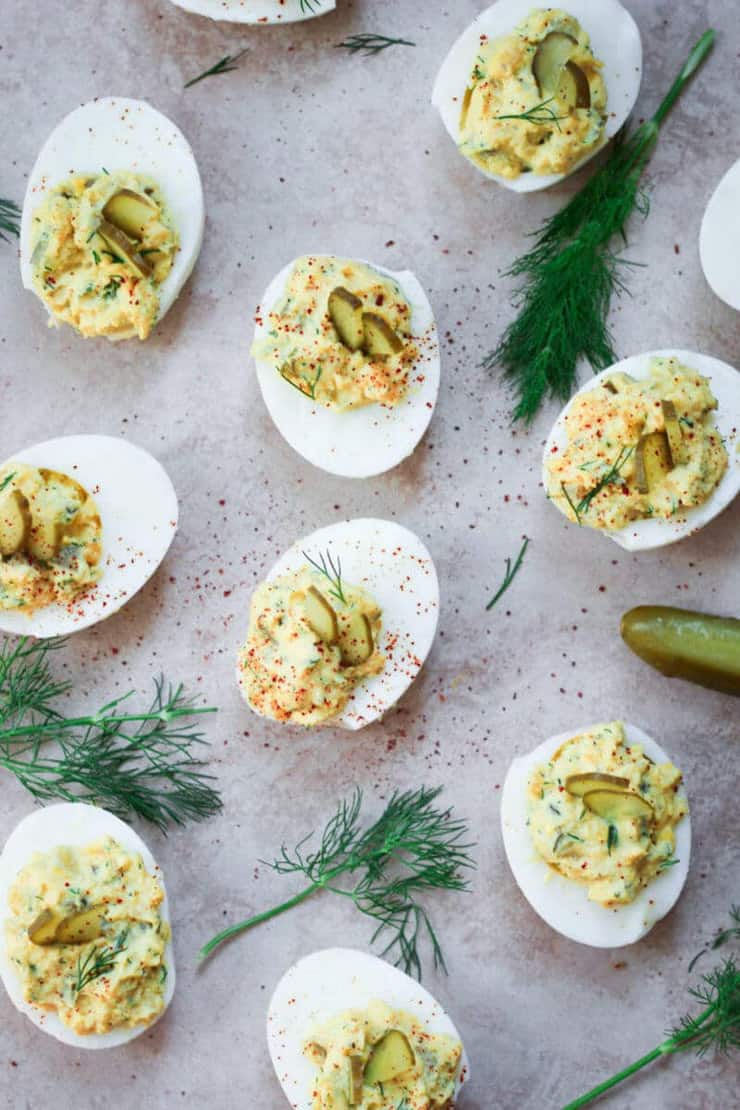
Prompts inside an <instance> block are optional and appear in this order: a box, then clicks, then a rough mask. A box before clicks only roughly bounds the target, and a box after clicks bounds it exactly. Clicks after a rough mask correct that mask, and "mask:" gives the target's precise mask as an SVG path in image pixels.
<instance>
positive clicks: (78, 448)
mask: <svg viewBox="0 0 740 1110" xmlns="http://www.w3.org/2000/svg"><path fill="white" fill-rule="evenodd" d="M11 460H13V461H17V462H25V463H29V464H30V465H32V466H40V467H46V468H47V469H49V470H58V471H60V472H61V473H62V474H68V475H69V476H70V477H71V478H74V479H76V481H78V482H80V483H81V484H82V485H83V486H84V487H85V489H86V490H87V492H88V493H89V494H90V495H91V496H92V497H93V498H94V500H95V501H96V502H97V505H98V509H99V511H100V518H101V520H102V522H103V534H102V542H103V553H102V557H101V561H100V565H101V567H102V568H103V575H102V577H101V579H100V581H99V582H98V583H97V584H96V585H95V586H93V587H92V588H91V589H90V590H88V591H86V592H85V593H82V594H78V595H77V597H76V598H75V599H74V600H73V601H71V602H65V603H56V604H54V605H47V606H45V607H44V608H43V609H38V610H36V612H34V613H31V614H27V613H24V612H23V610H22V609H15V610H13V609H0V632H9V633H12V634H13V635H17V636H24V635H28V636H36V637H37V638H39V639H46V638H47V637H49V636H67V635H69V634H70V633H72V632H79V631H80V630H81V629H83V628H89V627H90V625H92V624H97V623H98V621H102V620H105V618H106V617H110V616H111V615H112V614H113V613H116V612H117V611H118V610H119V609H120V608H121V606H122V605H125V603H126V602H127V601H128V600H129V599H130V598H132V597H133V596H134V594H135V593H137V592H138V591H139V590H140V589H141V587H142V586H143V585H145V583H146V582H148V580H149V579H150V578H151V576H152V575H153V574H154V572H155V570H156V569H157V567H158V566H159V564H160V563H161V562H162V560H163V559H164V557H165V555H166V553H167V550H168V548H169V546H170V544H171V543H172V540H173V538H174V535H175V532H176V531H177V516H178V507H177V496H176V494H175V490H174V488H173V485H172V482H171V481H170V479H169V478H168V476H167V473H166V471H165V470H164V468H163V467H162V466H161V464H160V463H158V462H157V460H156V459H154V458H152V456H151V455H150V454H149V453H148V451H144V450H143V448H141V447H135V446H134V445H133V444H132V443H127V442H126V440H124V439H116V438H115V437H113V436H94V435H80V436H63V437H62V438H61V439H50V440H47V441H46V442H45V443H37V444H36V445H35V446H34V447H27V448H26V449H25V450H23V451H16V452H14V454H13V455H11V456H10V458H9V459H6V462H10V461H11ZM0 465H2V466H4V465H5V463H2V464H0Z"/></svg>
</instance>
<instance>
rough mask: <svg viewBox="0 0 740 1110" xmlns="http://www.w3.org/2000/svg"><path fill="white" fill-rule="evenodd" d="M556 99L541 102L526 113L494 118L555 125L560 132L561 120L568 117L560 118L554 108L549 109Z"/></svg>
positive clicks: (549, 98) (551, 98)
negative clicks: (549, 105)
mask: <svg viewBox="0 0 740 1110" xmlns="http://www.w3.org/2000/svg"><path fill="white" fill-rule="evenodd" d="M554 99H555V97H554V96H549V97H548V98H547V100H542V101H540V103H539V104H535V105H534V107H533V108H527V110H526V112H516V113H512V114H511V115H504V116H494V117H493V118H494V119H523V120H526V121H527V122H528V123H554V124H555V126H556V127H557V129H558V131H560V130H561V128H560V120H561V119H566V118H567V117H566V116H558V115H556V113H555V111H554V110H553V109H552V108H548V104H550V103H551V102H552V101H553V100H554Z"/></svg>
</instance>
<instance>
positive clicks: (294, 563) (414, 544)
mask: <svg viewBox="0 0 740 1110" xmlns="http://www.w3.org/2000/svg"><path fill="white" fill-rule="evenodd" d="M326 551H329V552H331V555H332V557H333V558H334V560H335V561H336V560H337V559H339V560H340V561H341V565H342V579H343V580H344V581H345V582H347V583H348V584H349V585H351V586H361V587H362V588H363V589H365V590H367V591H368V592H369V593H370V594H371V595H372V597H374V598H375V600H376V601H377V603H378V605H379V606H380V608H381V609H382V618H381V619H382V627H381V637H380V643H379V645H378V647H379V648H380V650H381V651H382V652H383V653H384V655H385V657H386V662H385V668H384V669H383V671H382V672H381V673H380V674H378V675H373V676H371V677H370V678H366V679H364V680H363V681H362V682H360V683H359V684H358V685H357V686H356V687H355V689H354V691H353V693H352V694H351V695H350V698H349V701H348V702H347V705H346V707H345V709H344V710H343V712H342V713H340V714H339V716H337V717H333V718H332V719H331V720H330V721H326V722H325V723H324V724H323V725H322V726H320V727H330V726H338V727H340V728H346V729H351V730H356V729H359V728H364V727H365V725H369V724H371V723H372V722H373V721H377V720H379V719H380V718H381V717H382V716H383V715H384V714H385V713H387V712H388V710H389V709H390V708H391V707H392V706H393V705H395V704H396V702H397V701H398V699H399V698H400V697H401V696H402V695H403V694H404V693H405V692H406V690H407V689H408V688H409V686H410V685H411V683H412V682H413V681H414V679H415V678H416V676H417V674H418V673H419V671H420V670H421V667H422V664H423V663H424V660H425V659H426V657H427V655H428V654H429V650H430V648H431V646H432V643H433V641H434V635H435V633H436V631H437V618H438V615H439V582H438V580H437V572H436V570H435V567H434V563H433V562H432V557H431V555H430V554H429V552H428V551H427V549H426V547H425V546H424V544H423V543H422V542H421V540H420V539H418V537H417V536H415V535H414V533H413V532H410V531H409V530H408V528H403V527H402V526H401V525H400V524H396V523H395V522H393V521H390V520H375V519H368V518H359V519H356V520H344V521H340V522H338V523H337V524H329V525H328V526H327V527H326V528H320V529H319V530H318V531H317V532H313V533H312V534H311V535H310V536H306V537H305V538H304V539H301V540H298V541H297V542H296V543H294V544H293V546H292V547H291V548H289V550H288V551H286V552H285V554H284V555H283V556H282V557H281V558H280V559H278V561H277V563H275V565H274V566H273V568H272V569H271V570H270V572H269V574H268V575H267V576H266V577H267V581H270V580H271V579H273V578H277V577H278V576H279V575H281V574H290V573H294V572H296V571H299V570H300V569H301V568H302V567H304V566H305V565H306V556H305V555H304V552H306V554H308V555H310V556H311V558H312V559H318V558H319V556H320V555H321V554H322V553H323V552H326ZM239 679H240V672H239V669H238V668H237V680H239ZM250 708H253V707H252V706H250ZM255 712H257V711H256V710H255Z"/></svg>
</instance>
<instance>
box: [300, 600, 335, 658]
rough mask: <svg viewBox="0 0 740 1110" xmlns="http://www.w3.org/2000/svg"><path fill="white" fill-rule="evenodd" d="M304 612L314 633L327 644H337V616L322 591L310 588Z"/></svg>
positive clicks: (304, 603)
mask: <svg viewBox="0 0 740 1110" xmlns="http://www.w3.org/2000/svg"><path fill="white" fill-rule="evenodd" d="M303 612H304V615H305V617H306V620H307V621H308V623H309V624H310V626H311V628H312V629H313V631H314V632H315V633H316V635H317V636H318V637H319V639H320V640H323V641H324V643H325V644H334V643H336V639H337V636H338V634H339V629H338V627H337V614H336V613H335V612H334V608H333V606H332V605H330V603H329V602H328V601H327V600H326V598H325V597H324V595H323V594H322V593H321V591H320V590H317V589H316V587H315V586H309V587H308V589H307V590H306V595H305V597H304V598H303Z"/></svg>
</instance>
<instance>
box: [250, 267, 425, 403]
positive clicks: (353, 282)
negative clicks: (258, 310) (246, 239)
mask: <svg viewBox="0 0 740 1110" xmlns="http://www.w3.org/2000/svg"><path fill="white" fill-rule="evenodd" d="M411 315H412V314H411V307H410V305H409V303H408V301H407V300H406V298H405V297H404V295H403V292H402V290H401V288H400V286H399V285H398V284H397V283H396V282H395V281H393V280H392V279H391V278H388V277H385V276H384V275H383V274H380V273H379V272H378V271H377V270H374V269H373V268H372V267H370V266H366V265H365V264H364V263H362V262H354V261H351V260H348V259H342V258H334V257H333V256H320V255H313V256H307V257H304V258H299V259H298V260H297V261H296V262H295V264H294V266H293V269H292V270H291V273H290V276H289V278H288V281H287V285H286V288H285V292H284V294H283V295H282V297H281V299H280V300H279V301H278V302H277V304H276V305H275V306H274V307H273V308H272V309H271V310H270V312H269V313H267V316H266V318H265V321H264V322H265V325H266V327H267V334H266V335H265V336H263V337H262V338H260V339H258V340H257V341H256V342H255V343H254V345H253V346H252V352H251V353H252V355H253V357H254V358H256V359H259V360H263V361H265V362H267V363H269V364H270V365H272V366H273V367H274V368H275V370H276V371H277V372H278V373H279V374H281V375H282V377H283V378H284V379H285V380H286V381H287V382H289V383H290V384H291V385H292V386H294V387H295V388H296V389H297V390H299V391H300V392H301V393H302V394H304V396H306V397H308V398H309V399H310V400H313V401H316V402H317V403H318V404H320V405H323V406H325V407H327V408H331V409H335V410H337V411H340V412H343V411H346V410H348V409H354V408H359V407H361V406H363V405H371V404H382V405H390V406H393V405H397V404H399V403H400V402H401V401H402V400H403V399H404V397H405V396H406V393H407V391H408V388H409V374H410V370H411V368H412V367H413V365H414V363H415V362H416V361H417V360H418V358H419V352H418V350H417V348H416V346H415V345H414V343H413V341H412V337H411Z"/></svg>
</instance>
